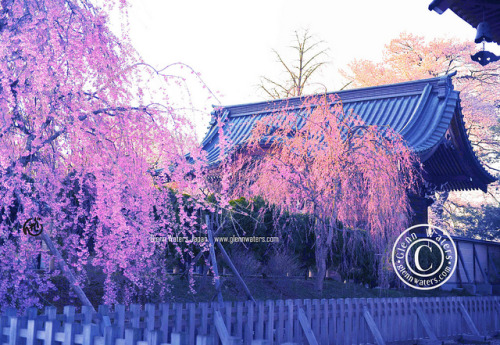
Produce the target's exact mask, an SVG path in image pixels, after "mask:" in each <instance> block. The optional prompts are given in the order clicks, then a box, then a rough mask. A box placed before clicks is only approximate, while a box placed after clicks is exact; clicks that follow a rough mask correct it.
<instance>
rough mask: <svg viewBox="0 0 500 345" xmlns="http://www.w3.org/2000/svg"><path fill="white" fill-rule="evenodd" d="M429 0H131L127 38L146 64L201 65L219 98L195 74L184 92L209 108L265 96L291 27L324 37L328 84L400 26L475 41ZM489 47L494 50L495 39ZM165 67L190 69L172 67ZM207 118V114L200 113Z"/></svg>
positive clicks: (376, 55) (374, 55) (375, 54)
mask: <svg viewBox="0 0 500 345" xmlns="http://www.w3.org/2000/svg"><path fill="white" fill-rule="evenodd" d="M430 1H431V0H378V1H373V0H357V1H356V0H352V1H338V0H308V1H303V0H302V1H297V0H286V1H285V0H266V1H262V0H253V1H245V2H244V1H240V0H211V1H201V0H200V1H198V0H184V1H171V0H134V1H132V6H131V7H130V9H129V22H130V37H131V40H132V44H133V45H134V47H135V48H136V49H137V50H138V52H139V53H140V54H141V56H142V57H143V59H144V60H145V61H146V62H148V63H150V64H151V65H153V66H155V67H157V68H163V67H164V66H167V65H170V64H172V63H175V62H183V63H185V64H187V65H189V66H190V67H192V68H193V69H194V70H195V71H196V72H199V73H200V77H201V78H202V80H203V81H204V83H206V87H208V88H209V89H210V90H212V91H213V92H214V93H216V95H217V99H215V98H210V99H209V98H208V97H207V91H206V90H207V89H206V88H204V89H203V88H202V86H200V85H199V83H197V82H196V81H194V80H190V81H189V83H190V84H189V85H190V89H192V90H191V91H192V92H190V95H191V97H197V98H196V99H195V101H194V103H195V104H196V107H197V108H199V109H200V110H201V111H202V112H208V113H209V112H210V111H211V105H212V104H214V105H232V104H241V103H250V102H255V101H262V100H264V99H265V98H264V94H263V93H262V92H261V91H259V90H258V84H259V81H260V77H261V76H263V75H265V76H271V77H279V76H280V74H279V73H278V71H281V69H280V68H279V65H278V64H277V62H276V58H275V56H274V55H273V53H272V49H276V50H277V51H278V52H282V53H285V56H286V52H287V51H288V48H287V47H288V46H290V45H291V43H292V41H293V38H294V36H293V34H294V31H295V30H301V29H308V30H309V32H310V33H311V34H313V35H315V37H317V38H318V39H319V40H322V41H324V42H325V43H324V47H325V48H327V49H328V61H329V63H328V65H327V67H326V68H324V69H323V71H322V72H321V75H317V76H316V77H317V80H318V82H320V83H321V84H323V85H325V86H326V87H327V89H328V91H335V90H338V89H340V88H341V87H342V86H343V85H344V84H345V80H343V79H342V77H341V76H340V74H339V72H338V71H339V69H341V68H346V66H347V64H348V63H349V62H350V61H352V60H353V59H369V60H375V61H376V60H380V59H381V57H382V51H383V49H384V45H385V44H387V43H389V41H390V40H391V39H393V38H396V37H397V36H398V35H399V34H400V33H401V32H408V33H413V34H417V35H423V36H425V37H426V38H427V39H433V38H436V37H451V38H457V39H462V40H471V41H473V40H474V37H475V34H476V32H475V29H473V28H472V27H471V26H470V25H469V24H467V23H466V22H464V21H463V20H461V19H460V18H459V17H458V16H456V15H455V14H454V13H453V12H451V11H450V10H448V11H446V12H445V13H443V14H442V15H439V14H437V13H436V12H433V11H432V12H431V11H429V10H428V5H429V3H430ZM488 48H490V50H493V51H494V52H496V53H497V54H499V51H498V46H497V45H495V44H489V46H487V49H488ZM169 73H171V74H180V75H182V74H186V73H187V76H188V78H189V74H190V72H189V70H188V69H184V70H180V69H179V68H176V67H172V68H171V71H169ZM191 79H193V78H191ZM193 95H197V96H193ZM200 95H202V96H200ZM208 121H209V116H208V117H207V116H202V118H200V122H202V123H205V122H206V125H208ZM205 128H206V127H205Z"/></svg>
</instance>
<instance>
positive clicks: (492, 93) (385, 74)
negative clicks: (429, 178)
mask: <svg viewBox="0 0 500 345" xmlns="http://www.w3.org/2000/svg"><path fill="white" fill-rule="evenodd" d="M475 49H476V47H475V45H474V43H472V42H461V41H457V40H452V39H442V38H441V39H435V40H432V41H429V42H426V41H425V40H424V38H423V37H420V36H415V35H412V34H405V33H402V34H400V36H399V37H398V38H395V39H393V40H391V42H390V43H389V44H387V45H386V46H385V51H384V55H383V59H382V61H381V62H373V61H368V60H354V61H353V62H352V63H350V64H349V65H348V68H347V69H346V70H344V71H341V72H342V73H343V75H344V76H345V77H346V78H347V79H348V80H349V81H350V82H351V86H352V87H366V86H374V85H381V84H388V83H396V82H402V81H408V80H416V79H424V78H433V77H437V76H440V75H443V74H448V73H452V72H456V73H457V74H456V76H455V77H454V78H453V84H454V86H455V88H456V89H457V90H458V91H460V99H461V105H462V107H463V109H462V112H463V114H464V120H465V124H466V129H467V132H468V135H469V138H470V140H471V143H472V146H473V148H474V151H475V152H476V154H477V155H478V157H479V158H480V159H481V161H482V162H483V164H484V165H485V166H486V167H487V168H488V169H489V170H490V172H492V173H493V174H495V175H498V172H499V171H500V170H499V168H500V165H499V162H500V92H499V90H500V63H499V62H495V63H491V64H489V65H487V66H484V67H483V66H481V65H480V64H478V63H476V62H474V61H472V60H471V58H470V56H471V55H472V54H474V52H475ZM437 194H438V195H436V196H435V203H434V205H433V206H432V207H431V211H432V212H431V214H432V217H433V221H434V222H435V223H439V224H440V225H443V226H446V227H448V228H449V229H450V230H453V229H452V228H453V226H452V224H455V225H454V226H460V227H461V229H462V230H465V229H466V228H464V227H463V226H464V223H457V222H455V223H454V222H453V219H452V218H453V217H460V218H461V217H463V216H465V215H466V214H467V215H469V216H470V217H473V218H475V217H474V215H479V214H480V212H478V211H480V210H479V209H469V210H467V208H468V207H469V206H467V205H468V204H471V201H472V200H473V199H483V197H481V196H479V197H478V196H472V195H471V194H470V193H465V192H464V193H448V192H446V191H440V190H439V186H438V191H437ZM489 194H490V198H488V199H485V200H486V202H487V203H488V204H489V205H490V206H491V207H492V208H494V209H496V212H500V203H499V201H498V200H500V198H499V195H498V182H497V183H495V184H494V185H491V186H490V188H489ZM449 196H450V198H451V199H452V201H453V204H452V203H450V202H448V197H449ZM472 204H473V203H472ZM487 209H490V208H487ZM457 212H458V213H457ZM479 223H480V222H479V220H478V219H475V220H474V219H470V222H469V225H470V224H479ZM460 224H462V225H460ZM477 230H478V231H472V232H470V234H471V235H472V234H473V235H474V236H478V235H479V234H481V231H480V229H477ZM462 233H466V231H462Z"/></svg>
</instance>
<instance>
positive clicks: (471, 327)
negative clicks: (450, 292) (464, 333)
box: [459, 302, 481, 335]
mask: <svg viewBox="0 0 500 345" xmlns="http://www.w3.org/2000/svg"><path fill="white" fill-rule="evenodd" d="M459 306H460V311H461V313H462V316H463V318H464V319H465V322H466V323H467V326H468V327H469V330H470V331H471V332H472V333H473V334H474V335H481V334H479V331H478V330H477V328H476V325H475V324H474V322H473V321H472V319H471V317H470V315H469V313H468V312H467V309H465V307H464V305H463V303H462V302H459Z"/></svg>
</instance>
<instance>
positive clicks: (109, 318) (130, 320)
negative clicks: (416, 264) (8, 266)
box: [0, 296, 500, 345]
mask: <svg viewBox="0 0 500 345" xmlns="http://www.w3.org/2000/svg"><path fill="white" fill-rule="evenodd" d="M38 314H39V311H38V310H36V309H29V310H27V312H26V313H25V314H24V315H22V316H19V315H17V311H16V310H14V309H9V310H7V311H6V313H4V315H3V316H2V317H0V330H1V332H0V344H9V345H17V344H21V345H22V344H45V345H53V344H63V345H73V344H82V345H94V344H95V345H98V344H103V345H119V344H124V345H125V344H126V345H147V344H151V345H160V344H172V345H188V344H189V345H195V344H196V345H202V344H213V345H217V344H221V343H222V344H224V345H226V344H245V345H255V344H269V345H281V344H285V343H295V344H311V345H313V344H323V345H326V344H346V345H347V344H367V343H377V344H384V343H385V342H393V341H407V340H415V339H420V338H430V339H436V338H440V339H444V338H449V337H453V336H456V335H460V334H464V333H468V334H477V335H487V334H491V333H492V332H495V331H499V330H500V297H498V296H493V297H445V298H379V299H370V298H369V299H363V298H360V299H348V298H346V299H321V300H278V301H272V300H268V301H257V303H253V302H251V301H248V302H225V303H224V306H223V307H220V306H219V304H217V303H196V304H195V303H187V304H185V303H164V304H159V305H153V304H146V305H145V306H144V308H142V306H140V305H131V306H130V307H129V308H128V309H127V308H126V307H125V306H123V305H116V306H114V308H113V310H110V308H109V307H107V306H100V307H99V310H98V312H97V313H96V312H92V311H91V309H90V308H87V307H83V308H82V309H81V311H80V312H79V313H76V309H75V307H72V306H66V307H65V308H64V312H63V313H62V314H57V312H56V309H55V308H54V307H47V308H45V310H44V312H43V315H38Z"/></svg>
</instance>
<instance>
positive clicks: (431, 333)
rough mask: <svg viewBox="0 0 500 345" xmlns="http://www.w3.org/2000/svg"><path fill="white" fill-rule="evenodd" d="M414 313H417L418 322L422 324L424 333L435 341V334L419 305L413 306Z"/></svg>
mask: <svg viewBox="0 0 500 345" xmlns="http://www.w3.org/2000/svg"><path fill="white" fill-rule="evenodd" d="M415 312H416V313H417V315H418V318H419V319H420V322H422V326H424V330H425V333H427V336H428V337H429V339H430V340H433V341H437V340H438V338H437V337H436V334H435V333H434V331H433V330H432V327H431V324H430V323H429V320H428V319H427V316H426V315H425V314H424V312H423V310H422V309H421V308H420V306H419V305H415Z"/></svg>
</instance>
